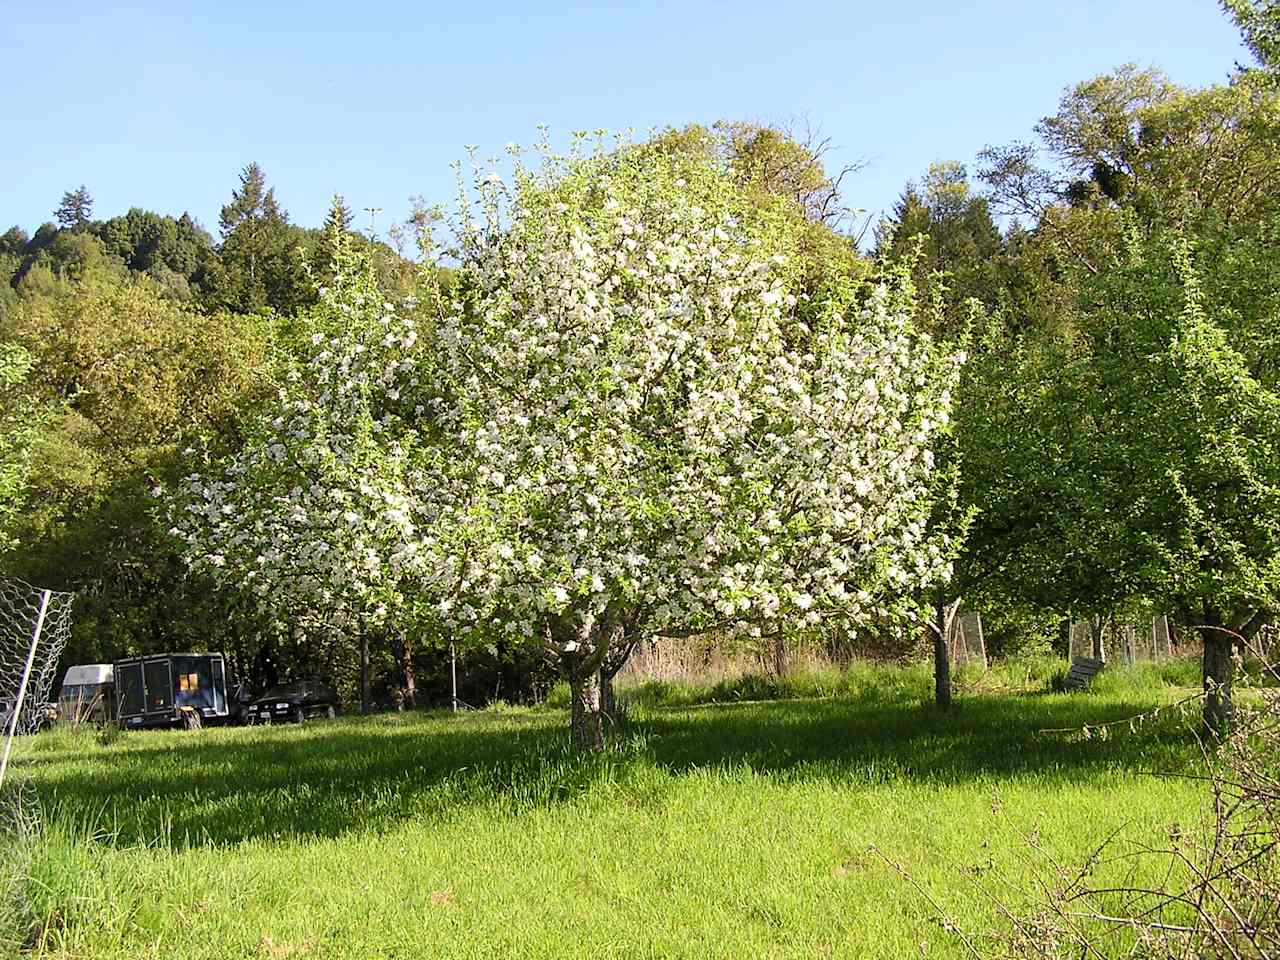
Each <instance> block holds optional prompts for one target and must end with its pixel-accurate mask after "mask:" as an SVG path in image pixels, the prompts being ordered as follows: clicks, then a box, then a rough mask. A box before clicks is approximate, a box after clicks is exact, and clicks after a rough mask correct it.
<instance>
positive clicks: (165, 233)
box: [95, 207, 215, 300]
mask: <svg viewBox="0 0 1280 960" xmlns="http://www.w3.org/2000/svg"><path fill="white" fill-rule="evenodd" d="M95 232H96V233H97V235H98V236H99V237H100V238H101V239H102V242H103V244H104V247H105V249H106V252H107V253H108V254H110V255H111V256H115V257H119V258H120V259H121V260H122V261H123V262H124V265H125V266H126V267H128V268H129V269H130V270H132V271H134V272H136V273H145V274H147V275H148V276H150V277H151V278H152V279H153V280H155V281H156V283H157V284H158V285H159V286H160V287H161V288H162V289H164V290H166V291H167V292H168V293H169V295H170V296H172V297H174V298H175V299H178V300H190V299H192V298H193V297H194V296H196V294H197V293H198V292H200V290H201V287H202V284H203V283H204V281H205V277H206V274H207V272H208V271H209V269H210V268H211V266H212V264H213V261H214V259H215V254H214V249H213V240H212V238H211V237H210V236H209V234H208V233H206V232H205V231H204V230H202V229H201V228H200V227H199V226H198V225H197V224H196V222H195V221H194V220H193V219H192V218H191V217H190V215H188V214H186V213H184V214H183V215H182V216H181V217H178V218H177V219H174V218H173V217H168V216H161V215H160V214H156V213H152V212H150V211H148V210H141V209H139V208H137V207H134V208H133V209H131V210H130V211H129V212H128V213H126V214H125V215H124V216H122V217H113V218H112V219H110V220H106V221H103V222H102V223H101V224H99V225H97V227H96V229H95Z"/></svg>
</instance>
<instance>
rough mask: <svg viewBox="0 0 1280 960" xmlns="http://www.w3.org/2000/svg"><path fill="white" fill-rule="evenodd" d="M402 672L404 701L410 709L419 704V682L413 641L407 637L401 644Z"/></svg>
mask: <svg viewBox="0 0 1280 960" xmlns="http://www.w3.org/2000/svg"><path fill="white" fill-rule="evenodd" d="M400 673H401V674H402V675H403V677H404V703H405V706H406V707H408V708H409V709H413V708H414V707H416V706H417V705H418V684H417V681H416V680H415V679H414V676H413V641H412V640H410V639H409V638H408V637H405V638H404V640H403V642H402V643H401V644H400Z"/></svg>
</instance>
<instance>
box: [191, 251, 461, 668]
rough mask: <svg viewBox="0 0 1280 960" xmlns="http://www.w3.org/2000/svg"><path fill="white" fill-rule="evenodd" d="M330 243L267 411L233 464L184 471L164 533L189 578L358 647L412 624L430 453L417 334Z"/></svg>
mask: <svg viewBox="0 0 1280 960" xmlns="http://www.w3.org/2000/svg"><path fill="white" fill-rule="evenodd" d="M330 243H331V246H332V247H333V248H334V250H335V251H336V253H335V255H334V266H335V275H334V276H333V278H332V281H331V282H330V283H329V284H328V286H327V287H326V288H325V289H323V290H322V291H321V296H320V299H319V303H318V304H317V305H316V306H314V307H312V308H310V309H309V310H308V311H307V312H306V313H304V314H303V315H302V317H301V320H300V324H301V329H300V330H299V331H298V333H297V336H296V337H295V338H294V343H295V346H294V350H293V351H292V355H291V356H289V357H288V358H286V359H285V360H284V362H283V364H282V366H283V372H282V375H281V378H280V383H279V387H278V392H277V395H276V397H275V401H274V403H273V404H271V405H270V406H269V408H268V409H267V411H266V412H265V413H264V414H263V415H262V416H261V417H260V418H259V419H258V420H257V422H256V423H255V424H253V425H252V426H251V428H250V433H249V436H248V437H247V438H246V440H245V443H244V444H243V446H242V448H241V449H240V450H239V451H238V452H237V453H236V454H234V455H233V456H232V457H230V458H229V459H227V460H223V461H220V462H213V463H209V462H203V461H197V462H196V463H194V464H193V466H194V467H195V469H194V472H191V473H190V474H189V475H188V476H187V477H186V478H185V479H184V481H183V483H182V485H181V488H180V489H179V490H178V491H176V496H175V498H174V501H173V504H172V508H171V512H172V524H173V527H172V530H171V531H170V533H171V534H172V535H173V536H175V537H177V538H179V539H180V541H181V545H182V549H183V552H184V555H185V557H186V560H187V562H188V563H189V565H190V566H191V567H193V568H194V569H198V570H202V571H204V572H207V573H209V574H211V575H213V577H214V578H215V580H216V581H221V582H224V583H227V584H228V585H232V586H234V587H235V589H237V590H238V591H242V592H248V593H249V594H250V595H251V596H252V597H254V598H255V599H256V600H257V602H258V603H259V604H260V605H261V606H262V607H263V608H265V609H266V610H268V611H270V612H273V613H275V614H276V615H277V616H278V617H279V619H280V621H282V622H288V623H290V624H293V625H296V624H299V623H303V624H306V623H310V624H312V625H317V624H319V625H323V626H326V627H328V628H329V629H330V630H331V631H332V630H345V629H348V628H351V627H355V628H356V629H357V630H358V632H359V633H360V634H361V635H362V642H365V643H367V639H366V638H365V635H366V634H367V632H368V630H369V629H370V628H371V627H375V626H377V625H379V624H384V623H385V624H389V625H391V626H395V625H397V624H398V623H403V622H404V621H406V620H413V619H414V615H415V611H416V610H417V609H418V608H419V607H420V604H417V606H415V603H416V602H417V601H418V600H419V599H420V597H421V596H422V593H421V589H420V586H419V584H420V581H421V579H422V577H423V571H424V569H426V565H427V563H428V562H429V559H430V557H431V539H430V538H431V532H432V531H433V530H437V529H444V528H443V527H441V526H440V525H438V524H437V525H434V526H433V525H432V524H431V523H429V522H426V521H424V516H429V511H431V510H432V509H433V508H434V507H435V502H434V501H433V499H432V497H431V496H430V492H429V491H430V487H429V486H427V485H425V484H424V482H423V478H424V476H425V475H426V473H427V471H429V468H430V463H429V457H428V456H427V455H426V454H424V450H426V451H430V450H433V449H434V447H432V446H431V445H430V444H429V443H424V439H423V431H422V428H421V424H422V423H423V422H425V421H424V420H423V412H424V411H423V409H422V407H421V406H420V405H419V404H418V403H417V401H416V400H415V399H414V397H415V395H416V394H417V393H418V392H419V388H420V384H421V379H420V378H421V376H422V369H421V360H420V354H421V349H422V347H421V343H420V341H419V336H420V335H419V332H418V329H417V324H416V322H415V321H414V319H413V318H412V316H411V311H410V310H407V309H406V308H405V306H404V305H393V304H391V303H388V302H385V301H384V298H383V296H382V294H381V293H380V292H379V290H378V287H377V283H376V278H375V276H374V274H373V272H372V267H371V265H370V264H369V262H368V261H367V258H362V257H361V256H360V255H359V254H358V253H357V252H356V251H355V250H354V248H353V246H352V244H351V243H350V241H349V240H347V239H346V238H345V237H343V236H342V235H341V234H340V233H337V232H334V233H333V235H332V236H331V237H330ZM189 453H191V454H195V451H189ZM424 491H426V492H424ZM457 552H458V551H456V550H453V551H451V554H456V553H457ZM411 586H412V587H414V588H415V589H414V590H413V591H412V592H409V588H410V587H411ZM365 649H366V650H367V648H365Z"/></svg>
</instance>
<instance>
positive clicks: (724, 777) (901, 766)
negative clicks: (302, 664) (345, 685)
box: [17, 666, 1202, 960]
mask: <svg viewBox="0 0 1280 960" xmlns="http://www.w3.org/2000/svg"><path fill="white" fill-rule="evenodd" d="M1033 672H1035V671H1033ZM1183 672H1185V671H1183ZM1122 674H1123V671H1119V670H1117V671H1114V674H1113V678H1112V679H1109V680H1108V681H1107V683H1106V684H1100V685H1099V688H1098V689H1097V690H1096V691H1094V692H1092V693H1089V694H1086V695H1063V694H1036V693H1030V692H1012V691H1014V690H1015V689H1016V688H1017V687H1018V685H1019V681H1017V672H1016V671H1014V672H1013V673H1011V674H1009V675H1008V676H1005V677H1004V678H1003V679H1002V678H1001V676H999V675H997V676H994V677H987V678H977V677H969V676H967V675H962V676H961V678H960V679H961V681H962V686H961V689H962V691H966V692H964V693H963V694H962V697H961V701H960V704H959V706H958V707H957V708H956V709H955V710H953V711H951V712H950V713H947V714H940V713H937V712H936V711H934V710H933V709H932V708H931V707H928V706H927V705H926V704H925V700H926V697H927V694H928V691H929V687H928V679H929V678H928V673H927V671H925V670H923V669H919V668H903V669H893V668H884V667H865V666H859V667H857V668H854V669H851V670H849V671H844V672H842V673H840V674H839V675H835V674H824V675H822V676H809V677H807V678H805V677H794V678H787V679H786V683H789V684H790V686H789V687H787V688H786V689H775V690H773V691H772V692H773V694H774V695H775V696H776V695H784V696H791V697H794V699H788V700H761V699H753V698H752V697H751V696H748V695H747V694H751V693H769V692H770V691H769V690H768V689H767V686H768V684H767V683H766V682H765V681H758V680H757V681H749V682H747V683H746V684H742V685H741V686H740V687H739V689H738V691H737V692H738V694H739V695H738V696H736V697H735V696H734V695H733V693H734V691H733V690H730V689H727V688H726V689H719V690H718V691H717V692H714V693H713V692H712V691H709V690H702V691H698V690H697V689H695V688H682V689H679V690H672V691H667V693H666V695H665V696H664V695H663V692H662V691H661V690H658V689H653V688H650V689H647V690H646V689H643V688H641V689H637V690H635V691H633V692H632V694H631V697H632V701H633V706H632V709H631V717H632V721H631V722H630V724H629V725H628V727H627V728H626V729H625V730H623V731H620V732H619V733H618V735H617V736H615V738H614V742H613V745H612V746H611V748H610V749H609V750H608V751H607V752H606V753H605V754H604V755H603V756H600V757H583V756H577V755H574V754H572V753H570V752H568V751H567V749H566V747H565V740H566V735H565V730H564V726H565V722H566V718H565V715H564V714H563V713H562V712H560V711H558V710H555V709H537V710H521V709H514V708H506V709H502V710H492V711H482V712H477V713H467V714H460V715H458V716H450V715H448V714H436V715H414V714H401V715H384V716H378V717H370V718H359V717H352V718H345V719H340V720H337V721H332V722H318V723H313V724H308V725H304V726H301V727H293V726H287V727H272V728H265V729H264V728H247V729H222V730H204V731H199V732H196V733H186V732H173V733H129V734H127V735H125V736H123V737H122V738H120V739H119V740H117V741H116V742H114V743H112V744H110V745H108V746H103V745H102V744H100V743H99V741H98V739H97V738H96V737H95V736H94V735H93V734H92V732H91V731H86V732H85V733H82V734H79V735H75V734H60V735H57V737H50V738H47V739H46V738H45V737H44V735H42V736H41V737H36V738H33V739H31V740H30V741H27V742H25V743H23V744H22V745H21V748H20V755H19V760H18V763H17V769H18V770H19V771H20V773H21V774H22V775H23V776H25V777H27V778H28V779H29V780H30V781H32V782H33V784H34V785H35V787H36V788H37V790H38V791H39V793H40V795H41V797H42V803H43V806H44V809H45V811H46V820H47V821H48V822H49V823H50V824H52V825H55V826H56V825H59V824H65V825H76V824H79V825H82V827H83V825H85V824H89V823H91V824H92V829H88V830H86V829H80V830H79V832H76V831H75V830H68V829H64V830H63V834H62V835H61V836H62V837H63V840H62V842H64V843H65V841H66V838H67V837H73V838H74V837H77V836H78V837H80V838H81V839H80V841H79V845H80V847H81V848H82V849H87V850H90V851H91V852H92V856H91V857H90V858H87V859H86V858H83V857H81V858H80V859H78V860H76V861H75V865H74V868H75V870H77V871H80V872H81V873H85V872H87V873H89V874H91V875H92V877H91V881H92V882H87V881H86V883H85V885H84V889H88V890H92V891H94V894H93V903H92V905H91V906H92V909H91V910H89V911H87V912H86V910H84V909H80V910H78V911H72V912H69V913H67V915H66V918H65V922H63V921H58V922H52V923H45V924H44V925H43V927H42V930H43V937H44V939H43V950H44V952H45V953H46V954H47V955H50V956H78V957H79V956H84V957H89V956H92V957H174V956H180V957H193V958H195V957H209V958H218V960H223V958H227V957H246V956H247V957H254V956H262V957H305V956H312V957H351V958H372V957H421V956H444V957H506V956H513V957H564V956H583V955H591V954H594V955H597V956H607V957H614V956H617V957H649V956H652V957H666V956H671V957H675V956H680V957H756V956H773V957H793V956H794V957H813V956H846V957H894V958H897V957H907V956H920V955H921V950H922V946H921V945H922V944H928V946H927V947H925V948H923V949H925V950H926V951H927V953H926V955H927V956H929V957H937V956H942V957H950V956H962V955H964V953H963V947H962V945H961V943H960V941H959V940H958V939H957V937H956V936H955V935H954V934H953V933H950V932H948V931H947V930H945V929H943V927H942V925H941V924H940V923H939V920H940V916H941V914H945V915H946V916H948V917H949V918H950V919H952V920H954V921H956V922H958V923H960V924H961V926H962V927H963V928H964V929H967V930H970V931H973V932H974V933H977V934H980V933H981V932H982V931H984V930H990V929H992V927H993V925H995V924H996V923H997V922H998V918H997V908H996V905H995V903H994V901H993V899H992V897H993V895H995V896H998V897H1000V898H1003V899H1006V900H1008V901H1009V902H1010V903H1016V902H1020V900H1021V899H1022V898H1024V897H1025V896H1026V895H1027V893H1028V890H1029V884H1030V882H1031V881H1032V879H1033V878H1034V877H1035V876H1036V875H1037V871H1038V870H1039V867H1038V866H1037V865H1036V864H1035V863H1034V862H1033V860H1032V858H1030V857H1028V855H1027V848H1026V846H1025V844H1024V842H1023V841H1022V840H1021V839H1020V838H1019V836H1018V832H1019V831H1022V832H1026V833H1031V832H1035V833H1036V834H1037V835H1038V836H1039V837H1040V838H1041V840H1042V842H1043V843H1044V845H1045V848H1046V851H1047V852H1049V853H1052V854H1054V855H1056V856H1060V857H1062V858H1064V859H1070V858H1075V857H1079V856H1081V855H1083V854H1084V853H1085V852H1086V851H1087V850H1088V849H1089V848H1091V846H1092V845H1094V844H1096V843H1097V842H1099V841H1100V840H1101V839H1103V838H1104V837H1105V836H1106V835H1108V834H1109V833H1111V832H1112V831H1113V830H1115V829H1118V828H1123V829H1124V830H1126V831H1127V832H1128V834H1130V835H1131V836H1132V837H1134V838H1135V839H1147V840H1150V839H1153V838H1155V837H1157V836H1158V835H1159V834H1160V832H1161V831H1162V830H1163V829H1164V828H1165V826H1166V825H1167V824H1169V823H1171V822H1173V821H1179V822H1182V823H1184V824H1185V823H1188V822H1190V821H1193V820H1194V819H1195V818H1196V817H1197V815H1198V812H1199V810H1200V805H1201V802H1202V798H1201V788H1200V787H1198V786H1197V785H1196V784H1194V783H1193V782H1190V781H1186V780H1180V779H1164V778H1160V777H1158V776H1157V775H1156V774H1158V773H1161V772H1177V771H1182V770H1186V769H1189V765H1190V764H1192V763H1193V762H1194V758H1195V757H1196V756H1197V754H1198V751H1197V748H1196V745H1195V740H1194V735H1193V733H1192V732H1191V724H1190V723H1189V722H1187V720H1185V719H1183V718H1182V717H1181V716H1180V714H1179V711H1176V710H1172V711H1167V712H1166V713H1165V714H1163V715H1162V716H1160V717H1158V718H1157V719H1156V720H1155V721H1153V722H1150V723H1147V724H1144V725H1143V726H1141V727H1140V728H1139V729H1138V732H1136V733H1130V732H1129V731H1128V727H1127V725H1121V727H1119V728H1117V731H1116V732H1115V733H1114V735H1112V736H1110V737H1108V738H1107V739H1100V738H1096V737H1095V738H1093V739H1089V740H1084V739H1081V738H1078V737H1074V736H1071V735H1070V734H1043V733H1040V732H1039V731H1042V730H1044V729H1049V728H1055V729H1056V728H1066V729H1074V728H1079V727H1083V726H1084V725H1086V724H1087V725H1090V726H1096V725H1097V724H1099V723H1102V722H1105V721H1108V720H1117V719H1121V718H1124V717H1128V716H1131V715H1133V714H1137V713H1141V712H1144V711H1149V710H1151V709H1152V708H1154V707H1156V706H1157V705H1159V704H1167V703H1172V702H1174V701H1175V700H1177V699H1179V698H1180V697H1181V696H1182V695H1183V694H1184V693H1185V690H1184V689H1183V688H1181V687H1177V686H1168V685H1165V684H1164V680H1165V679H1172V680H1173V681H1174V682H1175V683H1177V682H1181V681H1182V680H1183V679H1184V677H1183V673H1179V672H1177V671H1170V672H1169V673H1168V676H1167V677H1164V676H1163V675H1161V674H1160V673H1159V672H1158V671H1152V670H1148V671H1147V673H1146V674H1142V673H1141V672H1135V673H1133V674H1131V675H1122ZM753 683H754V684H756V686H752V684H753ZM761 685H763V687H761ZM1021 685H1022V686H1023V687H1024V688H1028V689H1036V688H1042V687H1043V686H1044V681H1043V678H1041V677H1039V676H1036V677H1030V678H1027V679H1026V680H1024V681H1022V682H1021ZM988 687H989V688H991V689H998V690H1000V692H998V693H991V692H984V690H985V689H987V688H988ZM712 700H724V701H728V702H707V701H712ZM673 702H674V703H675V704H677V705H675V706H672V705H670V704H671V703H673ZM95 831H96V837H95V836H93V834H94V833H95ZM886 858H887V860H889V861H892V864H893V865H891V864H890V863H889V862H886ZM899 868H901V869H902V870H904V871H906V872H907V873H908V874H909V875H910V877H911V879H912V881H914V883H915V884H919V885H920V887H921V888H922V889H923V891H924V892H923V893H922V892H921V891H920V890H917V889H916V888H915V886H914V885H913V883H912V882H908V881H907V880H906V879H904V878H903V876H902V875H901V874H900V873H899V872H898V871H899ZM50 899H51V901H52V902H53V903H54V906H53V907H51V908H50V909H54V910H57V909H59V908H58V907H57V905H56V904H57V897H53V898H50ZM931 901H933V902H931ZM94 911H97V912H98V913H100V914H101V919H97V918H96V915H95V913H94Z"/></svg>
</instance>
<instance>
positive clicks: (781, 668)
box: [773, 630, 787, 677]
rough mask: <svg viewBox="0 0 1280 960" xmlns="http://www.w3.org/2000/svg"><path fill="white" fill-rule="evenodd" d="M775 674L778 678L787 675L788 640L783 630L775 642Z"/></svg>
mask: <svg viewBox="0 0 1280 960" xmlns="http://www.w3.org/2000/svg"><path fill="white" fill-rule="evenodd" d="M773 673H774V676H777V677H783V676H786V673H787V638H786V635H785V634H784V633H783V632H782V631H781V630H779V631H778V635H777V637H775V638H774V641H773Z"/></svg>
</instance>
